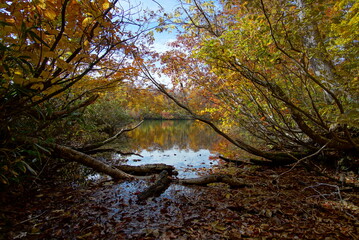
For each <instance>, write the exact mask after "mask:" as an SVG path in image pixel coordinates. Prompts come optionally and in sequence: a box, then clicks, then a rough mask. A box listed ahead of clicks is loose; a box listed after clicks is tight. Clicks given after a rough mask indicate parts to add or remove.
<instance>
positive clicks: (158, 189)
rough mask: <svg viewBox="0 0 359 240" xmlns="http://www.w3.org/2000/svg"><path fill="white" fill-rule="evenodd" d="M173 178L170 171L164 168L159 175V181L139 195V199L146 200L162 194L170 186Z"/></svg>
mask: <svg viewBox="0 0 359 240" xmlns="http://www.w3.org/2000/svg"><path fill="white" fill-rule="evenodd" d="M171 181H172V180H171V179H170V178H169V175H168V172H167V171H166V170H163V171H162V172H161V173H160V174H159V175H158V179H157V181H156V182H155V183H154V184H152V185H151V186H150V187H148V188H147V189H146V190H145V191H143V192H141V193H140V194H138V195H137V198H138V200H139V201H144V200H146V199H147V198H150V197H156V196H159V195H161V194H162V193H163V192H164V191H166V189H167V188H168V187H169V186H170V183H171Z"/></svg>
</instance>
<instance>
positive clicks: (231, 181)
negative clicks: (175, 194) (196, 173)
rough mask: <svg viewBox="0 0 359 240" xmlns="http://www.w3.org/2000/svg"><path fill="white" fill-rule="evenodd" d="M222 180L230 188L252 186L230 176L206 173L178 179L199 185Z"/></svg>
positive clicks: (186, 183)
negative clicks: (196, 176)
mask: <svg viewBox="0 0 359 240" xmlns="http://www.w3.org/2000/svg"><path fill="white" fill-rule="evenodd" d="M219 182H223V183H226V184H228V185H229V186H230V187H231V188H244V187H252V186H251V185H249V184H246V183H243V182H241V181H240V180H238V179H237V178H234V177H230V176H227V175H208V176H204V177H199V178H189V179H180V180H178V183H180V184H183V185H200V186H206V185H207V184H210V183H219Z"/></svg>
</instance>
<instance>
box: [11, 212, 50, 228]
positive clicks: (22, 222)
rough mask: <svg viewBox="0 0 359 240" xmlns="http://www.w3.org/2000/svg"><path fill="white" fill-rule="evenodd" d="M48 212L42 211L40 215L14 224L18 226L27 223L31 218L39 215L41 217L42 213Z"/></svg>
mask: <svg viewBox="0 0 359 240" xmlns="http://www.w3.org/2000/svg"><path fill="white" fill-rule="evenodd" d="M46 212H47V211H44V212H42V213H41V214H39V215H37V216H35V217H32V218H28V219H26V220H24V221H21V222H19V223H16V224H15V225H14V226H18V225H21V224H24V223H26V222H29V221H31V220H34V219H36V218H39V217H41V216H42V215H44V214H45V213H46Z"/></svg>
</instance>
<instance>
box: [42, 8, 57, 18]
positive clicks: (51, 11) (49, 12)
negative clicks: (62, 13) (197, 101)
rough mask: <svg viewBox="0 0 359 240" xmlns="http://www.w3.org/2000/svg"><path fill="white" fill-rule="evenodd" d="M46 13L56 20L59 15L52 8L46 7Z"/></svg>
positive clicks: (48, 16)
mask: <svg viewBox="0 0 359 240" xmlns="http://www.w3.org/2000/svg"><path fill="white" fill-rule="evenodd" d="M44 14H45V16H46V17H47V18H48V19H50V20H54V19H55V18H56V16H57V14H56V12H54V11H53V10H52V9H46V11H45V13H44Z"/></svg>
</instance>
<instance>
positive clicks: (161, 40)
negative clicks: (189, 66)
mask: <svg viewBox="0 0 359 240" xmlns="http://www.w3.org/2000/svg"><path fill="white" fill-rule="evenodd" d="M132 3H133V4H140V6H141V8H142V9H144V10H146V9H147V10H152V11H155V12H156V11H158V10H160V9H161V8H163V10H164V12H167V13H171V12H173V11H174V10H175V9H176V8H178V7H179V6H180V4H179V2H178V0H155V1H154V0H134V1H133V0H131V4H132ZM154 37H155V39H156V40H155V43H154V48H155V49H156V50H157V51H160V52H161V51H165V50H167V49H168V47H167V44H168V43H169V42H171V41H174V40H175V38H176V33H175V32H172V33H168V32H162V33H158V32H156V31H154Z"/></svg>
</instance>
